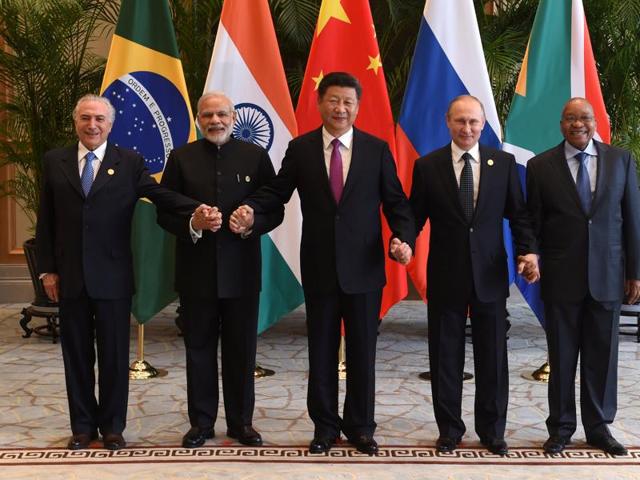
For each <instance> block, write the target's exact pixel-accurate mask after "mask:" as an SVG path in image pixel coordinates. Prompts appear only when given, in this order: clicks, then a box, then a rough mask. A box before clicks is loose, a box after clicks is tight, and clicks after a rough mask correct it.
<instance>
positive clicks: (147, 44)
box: [101, 0, 195, 323]
mask: <svg viewBox="0 0 640 480" xmlns="http://www.w3.org/2000/svg"><path fill="white" fill-rule="evenodd" d="M101 92H102V95H103V96H105V97H107V98H108V99H109V100H110V101H111V103H112V104H113V106H114V107H115V109H116V119H115V122H114V124H113V129H112V131H111V134H110V135H109V141H110V142H111V143H114V144H116V145H119V146H122V147H126V148H129V149H132V150H136V151H138V152H140V154H142V156H143V157H144V159H145V163H146V165H147V167H148V168H149V170H150V172H151V173H152V174H153V176H154V177H155V178H156V180H160V178H161V176H162V172H163V171H164V165H165V162H166V159H167V157H168V155H169V152H171V150H172V149H173V148H175V147H179V146H180V145H183V144H185V143H187V142H189V141H192V140H195V126H194V123H193V115H192V114H191V107H190V106H189V97H188V94H187V87H186V84H185V80H184V74H183V72H182V64H181V63H180V59H179V55H178V46H177V44H176V37H175V32H174V30H173V24H172V21H171V14H170V11H169V4H168V2H167V0H122V4H121V7H120V15H119V18H118V24H117V26H116V30H115V33H114V35H113V40H112V41H111V50H110V51H109V58H108V60H107V65H106V69H105V74H104V79H103V80H102V88H101ZM174 245H175V238H174V237H173V236H172V235H169V234H167V233H165V231H164V230H162V229H161V228H160V227H159V226H158V225H157V224H156V208H155V206H154V205H153V204H152V203H150V202H149V201H148V200H146V199H144V200H140V201H139V202H138V205H137V206H136V210H135V213H134V218H133V229H132V249H133V254H134V270H135V279H136V295H135V296H134V297H133V305H132V312H133V315H134V316H135V317H136V319H137V320H138V322H139V323H145V322H146V321H147V320H149V319H150V318H151V317H153V316H154V315H155V314H156V313H158V312H159V311H160V310H162V309H163V308H164V307H165V306H167V305H168V304H169V303H171V301H173V300H174V299H175V298H176V293H175V291H174V289H173V281H174Z"/></svg>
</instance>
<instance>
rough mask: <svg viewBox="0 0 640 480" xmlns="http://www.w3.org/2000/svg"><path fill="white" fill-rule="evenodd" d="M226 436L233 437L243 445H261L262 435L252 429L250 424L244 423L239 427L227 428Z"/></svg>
mask: <svg viewBox="0 0 640 480" xmlns="http://www.w3.org/2000/svg"><path fill="white" fill-rule="evenodd" d="M227 437H231V438H235V439H236V440H238V441H239V442H240V443H241V444H243V445H249V446H250V447H259V446H260V445H262V436H261V435H260V434H259V433H258V432H256V431H255V430H254V428H253V427H252V426H251V425H244V426H242V427H240V428H239V429H237V430H236V429H232V428H229V429H228V430H227Z"/></svg>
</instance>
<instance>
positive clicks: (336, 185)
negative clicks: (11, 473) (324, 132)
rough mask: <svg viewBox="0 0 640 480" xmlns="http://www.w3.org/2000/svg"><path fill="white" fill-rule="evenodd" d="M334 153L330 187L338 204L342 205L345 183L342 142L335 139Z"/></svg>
mask: <svg viewBox="0 0 640 480" xmlns="http://www.w3.org/2000/svg"><path fill="white" fill-rule="evenodd" d="M331 145H333V151H332V152H331V163H329V185H330V186H331V191H332V192H333V198H335V199H336V203H340V197H341V196H342V189H343V188H344V181H343V178H342V155H341V154H340V140H338V139H337V138H334V139H333V140H332V141H331Z"/></svg>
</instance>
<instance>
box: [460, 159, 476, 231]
mask: <svg viewBox="0 0 640 480" xmlns="http://www.w3.org/2000/svg"><path fill="white" fill-rule="evenodd" d="M472 158H473V157H472V156H471V154H470V153H469V152H465V153H464V154H463V155H462V159H463V160H464V167H462V172H461V173H460V190H459V192H458V194H459V195H460V203H461V204H462V211H463V212H464V216H465V217H466V218H467V221H469V222H470V221H471V217H473V170H472V169H471V159H472Z"/></svg>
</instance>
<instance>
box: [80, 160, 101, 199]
mask: <svg viewBox="0 0 640 480" xmlns="http://www.w3.org/2000/svg"><path fill="white" fill-rule="evenodd" d="M84 158H85V160H86V161H85V164H84V168H83V169H82V175H80V185H82V191H83V192H84V196H85V197H87V196H89V191H90V190H91V184H92V183H93V161H94V160H95V159H96V158H98V157H96V154H95V153H93V152H91V151H90V152H89V153H87V154H86V155H85V156H84Z"/></svg>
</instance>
